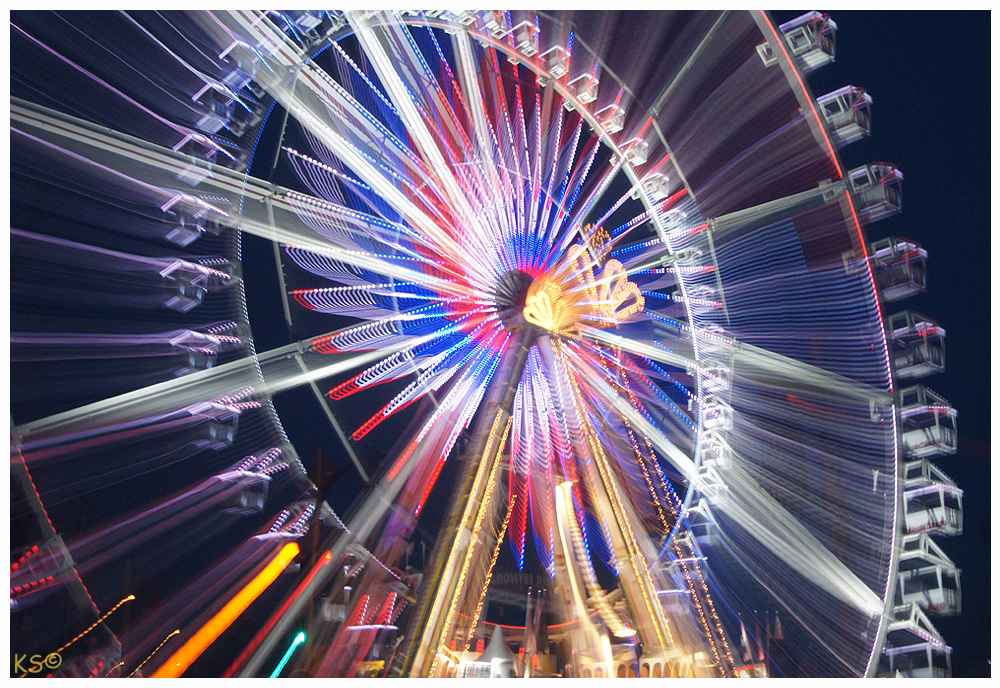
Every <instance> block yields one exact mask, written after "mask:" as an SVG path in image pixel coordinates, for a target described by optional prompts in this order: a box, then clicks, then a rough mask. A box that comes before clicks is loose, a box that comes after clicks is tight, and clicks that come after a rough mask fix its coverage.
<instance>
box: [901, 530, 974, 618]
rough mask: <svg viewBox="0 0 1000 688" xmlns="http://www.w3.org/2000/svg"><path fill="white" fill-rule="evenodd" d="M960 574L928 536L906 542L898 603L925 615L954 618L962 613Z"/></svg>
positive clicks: (915, 537) (908, 538) (913, 538)
mask: <svg viewBox="0 0 1000 688" xmlns="http://www.w3.org/2000/svg"><path fill="white" fill-rule="evenodd" d="M960 574H961V572H960V571H959V569H958V568H957V567H956V566H955V562H953V561H952V560H951V559H949V558H948V556H947V555H946V554H945V553H944V552H943V551H941V548H940V547H938V545H937V544H936V543H935V542H934V541H933V540H931V539H930V537H929V536H928V535H927V534H926V533H920V534H918V535H911V536H909V537H907V538H905V539H904V541H903V552H902V554H901V555H900V559H899V577H898V579H897V580H898V588H897V591H896V592H897V599H899V600H901V602H902V604H916V605H918V606H919V607H920V608H921V609H922V610H923V611H924V612H925V613H927V614H932V615H935V616H954V615H956V614H960V613H961V612H962V586H961V582H960Z"/></svg>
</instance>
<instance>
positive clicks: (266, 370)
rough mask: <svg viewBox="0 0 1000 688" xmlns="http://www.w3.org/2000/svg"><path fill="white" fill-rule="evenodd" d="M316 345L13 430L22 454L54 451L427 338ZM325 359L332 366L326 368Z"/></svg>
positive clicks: (273, 389) (331, 371)
mask: <svg viewBox="0 0 1000 688" xmlns="http://www.w3.org/2000/svg"><path fill="white" fill-rule="evenodd" d="M334 334H335V333H334ZM326 336H330V335H326ZM320 339H323V337H317V338H313V339H309V340H304V341H302V342H296V343H293V344H289V345H287V346H283V347H279V348H277V349H273V350H271V351H269V352H266V353H261V354H258V355H257V357H256V358H253V357H247V358H242V359H239V360H237V361H232V362H230V363H226V364H223V365H220V366H217V367H214V368H209V369H207V370H202V371H198V372H195V373H192V374H190V375H186V376H184V377H180V378H177V379H174V380H168V381H166V382H160V383H158V384H155V385H150V386H148V387H145V388H142V389H139V390H135V391H133V392H128V393H126V394H121V395H119V396H116V397H112V398H110V399H104V400H102V401H97V402H94V403H91V404H87V405H85V406H81V407H78V408H76V409H72V410H70V411H65V412H62V413H58V414H56V415H53V416H49V417H47V418H42V419H39V420H35V421H31V422H28V423H24V424H22V425H19V426H17V427H16V428H15V430H16V432H17V434H18V435H19V438H20V442H21V444H22V447H23V448H24V449H25V451H31V450H32V449H33V448H41V447H44V446H49V445H58V444H61V443H65V442H69V441H74V440H77V439H82V438H86V437H89V436H91V435H93V434H99V433H101V432H105V431H107V429H108V428H115V427H119V426H124V425H126V424H128V423H130V422H133V421H136V420H139V419H143V418H150V417H156V416H158V415H160V414H165V413H171V412H175V411H177V410H178V409H184V408H187V407H191V406H197V405H198V404H200V403H203V402H204V401H205V400H206V399H214V398H224V397H226V396H227V395H230V394H233V393H234V392H235V391H237V390H244V389H248V388H249V389H252V391H253V392H254V393H256V394H261V395H274V394H278V393H280V392H284V391H287V390H290V389H294V388H296V387H300V386H302V385H308V384H310V383H312V382H315V381H317V380H322V379H324V378H328V377H333V376H336V375H340V374H342V373H344V372H347V371H349V370H352V369H354V368H358V367H361V366H364V365H371V364H372V363H375V362H376V361H379V360H381V359H383V358H385V357H386V356H389V355H391V354H392V353H393V352H395V351H398V350H402V349H404V348H407V347H409V346H413V345H416V344H419V343H420V342H421V341H427V340H428V339H429V337H414V338H412V339H410V340H409V341H406V342H405V343H397V344H394V345H389V346H386V347H384V348H382V349H380V350H376V351H361V352H356V353H340V354H335V355H332V356H324V355H320V354H317V353H315V352H312V351H311V347H312V345H313V343H314V342H315V341H317V340H320ZM329 358H333V359H335V360H334V361H332V362H328V360H327V359H329ZM258 371H259V372H258ZM262 378H263V379H262Z"/></svg>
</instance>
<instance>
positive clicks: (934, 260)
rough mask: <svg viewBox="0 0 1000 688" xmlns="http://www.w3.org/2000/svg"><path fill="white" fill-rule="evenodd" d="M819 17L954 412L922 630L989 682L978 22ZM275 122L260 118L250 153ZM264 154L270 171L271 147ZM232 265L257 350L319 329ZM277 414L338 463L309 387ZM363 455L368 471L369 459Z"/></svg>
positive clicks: (983, 105) (879, 233)
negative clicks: (895, 175)
mask: <svg viewBox="0 0 1000 688" xmlns="http://www.w3.org/2000/svg"><path fill="white" fill-rule="evenodd" d="M798 14H799V12H788V11H783V12H775V13H774V17H775V19H777V21H778V22H779V23H780V22H784V21H787V20H788V19H791V18H794V17H795V16H798ZM831 16H832V17H833V19H834V20H835V21H836V22H837V24H838V25H839V31H838V33H837V60H836V62H835V63H834V64H831V65H828V66H826V67H824V68H823V69H820V70H818V71H816V72H814V73H813V74H811V75H810V76H809V79H808V83H809V86H810V88H811V90H812V91H813V93H814V95H821V94H824V93H828V92H830V91H833V90H836V89H837V88H840V87H842V86H845V85H848V84H852V85H856V86H861V87H863V88H865V89H866V90H867V91H868V93H869V94H871V95H872V97H873V99H874V102H873V105H872V119H873V122H872V137H871V138H870V139H868V140H864V141H861V142H858V143H854V144H852V145H850V146H848V147H847V148H846V149H844V150H842V151H841V155H842V158H843V160H844V162H845V165H846V168H847V169H852V168H854V167H857V166H859V165H862V164H865V163H868V162H875V161H880V162H881V161H884V162H889V163H893V164H895V166H896V167H897V168H898V169H899V170H901V171H902V172H903V174H904V175H905V181H904V183H903V209H904V210H903V213H902V214H901V215H899V216H897V217H893V218H889V219H887V220H883V221H881V222H878V223H876V224H874V225H871V226H869V227H868V230H867V231H868V233H869V239H870V240H877V239H880V238H883V237H888V236H902V237H907V238H911V239H914V240H916V241H918V242H919V243H920V244H921V245H922V246H923V247H924V248H925V249H926V250H927V252H928V254H929V258H928V275H929V276H928V292H927V293H926V294H924V295H921V296H918V297H913V298H910V299H907V300H905V301H902V302H897V303H894V304H891V305H890V306H889V309H888V311H889V313H893V312H896V311H899V310H904V309H912V310H917V311H919V312H922V313H925V314H927V315H929V316H930V317H931V318H933V319H935V320H937V321H938V323H939V324H940V325H941V326H942V327H943V328H944V329H945V330H946V331H947V333H948V336H947V370H946V372H945V373H944V374H943V375H937V376H933V377H930V378H927V379H924V380H921V382H923V383H924V384H926V385H927V386H928V387H930V388H931V389H933V390H934V391H936V392H938V393H940V394H941V395H943V396H944V397H945V398H946V399H948V400H949V401H950V402H951V403H952V405H953V406H954V407H955V408H957V409H958V412H959V417H958V429H959V451H958V454H956V455H954V456H950V457H943V458H939V459H937V460H935V463H936V464H937V465H938V466H939V467H940V468H941V469H942V470H943V471H944V472H945V473H946V474H947V475H949V476H950V477H952V478H953V479H954V480H955V482H956V483H957V484H958V485H959V487H961V488H962V489H963V490H964V491H965V495H964V508H965V531H964V534H963V535H962V536H961V537H959V538H954V539H950V540H939V541H938V544H939V545H941V547H942V548H943V549H944V551H945V552H946V553H947V554H948V555H949V556H950V557H951V558H952V559H953V560H954V561H955V562H956V564H957V565H958V567H959V568H960V569H961V570H962V578H961V585H962V591H963V613H962V615H961V616H959V617H951V618H942V617H934V618H932V622H933V623H934V624H935V626H936V627H937V628H938V629H939V630H940V631H941V633H942V634H943V635H944V637H945V639H946V640H947V641H948V643H949V644H950V645H951V646H953V648H954V652H953V655H952V665H953V671H954V675H955V676H988V675H989V666H988V665H987V660H988V658H989V648H990V467H989V457H990V401H989V399H990V397H989V382H990V380H989V377H990V376H989V369H990V363H989V362H990V347H989V331H990V307H989V306H990V301H989V299H990V264H989V254H990V251H989V231H990V203H989V193H990V189H989V182H990V141H989V122H990V117H989V112H990V15H989V13H986V12H980V13H971V12H961V13H959V12H848V11H833V12H831ZM273 119H274V120H278V119H280V118H279V117H274V118H273ZM279 126H280V122H270V123H269V128H268V130H267V131H266V132H265V137H264V139H263V140H262V147H261V151H260V156H259V158H262V157H265V155H264V153H265V151H266V149H267V141H266V139H267V137H269V136H270V137H276V134H275V133H273V132H275V131H276V129H277V127H279ZM269 132H270V133H269ZM272 145H273V144H272ZM266 153H267V155H266V158H267V160H266V166H267V167H270V163H271V160H272V159H273V157H272V156H273V149H272V150H271V151H266ZM261 164H265V163H263V162H262V161H261V160H260V159H258V160H257V161H255V166H254V169H253V170H252V171H253V172H254V174H257V175H258V176H266V171H263V172H264V174H261V172H262V170H259V168H258V166H259V165H261ZM244 256H245V268H244V274H245V275H246V276H247V277H250V276H253V277H254V279H248V280H247V292H248V301H249V308H250V317H251V322H252V323H253V327H254V335H255V341H256V343H257V348H258V351H266V350H268V349H270V348H273V347H275V346H280V345H282V344H284V343H286V342H287V341H289V337H290V336H291V337H296V338H298V337H301V336H304V335H305V334H315V333H317V332H320V331H323V330H313V331H312V332H309V333H302V332H291V333H289V332H288V331H287V328H286V327H285V324H284V319H283V316H282V308H281V303H280V300H279V295H278V286H277V276H276V272H275V267H274V259H273V251H272V249H271V246H270V244H266V243H265V242H263V241H261V240H257V239H255V238H253V237H246V238H245V242H244ZM326 329H334V326H331V327H328V328H326ZM380 398H381V399H384V398H387V397H384V396H383V397H380ZM276 405H277V409H278V411H279V414H280V415H281V418H282V421H283V423H284V424H285V427H286V430H287V432H288V434H289V436H290V437H291V439H292V440H293V442H294V443H295V444H296V447H297V448H298V451H299V453H300V455H301V456H302V459H303V461H304V462H305V463H306V464H307V465H308V464H309V463H310V462H311V461H312V460H313V457H314V456H315V453H316V449H317V448H319V447H322V448H323V450H324V452H325V454H326V456H327V457H328V458H329V459H331V461H332V463H333V464H335V465H337V466H344V465H345V464H346V462H347V458H346V457H345V456H343V452H342V450H341V449H340V445H339V442H338V441H337V440H336V438H335V437H334V436H333V433H332V431H331V430H329V426H328V425H327V424H326V421H325V420H322V419H321V417H320V416H319V415H317V414H319V413H320V411H319V408H318V407H317V406H316V401H315V400H314V399H313V398H312V396H311V393H310V392H308V391H307V390H299V391H296V392H292V393H288V394H286V395H283V396H279V398H278V399H277V400H276ZM348 425H349V424H348ZM362 458H363V459H365V458H367V459H370V460H371V461H373V462H374V461H375V460H377V458H378V457H377V456H371V457H362ZM361 488H362V485H361V482H360V480H359V478H358V476H357V472H356V471H354V470H353V469H349V470H346V471H344V472H343V473H342V474H341V476H340V478H339V479H338V482H337V483H336V484H335V486H334V489H333V491H332V492H331V493H330V498H331V503H333V505H334V508H335V509H337V510H338V511H340V510H346V509H347V507H348V506H349V504H350V502H351V499H350V497H352V496H353V495H355V494H356V493H357V491H358V490H360V489H361ZM428 544H430V543H428ZM417 551H419V548H418V549H417Z"/></svg>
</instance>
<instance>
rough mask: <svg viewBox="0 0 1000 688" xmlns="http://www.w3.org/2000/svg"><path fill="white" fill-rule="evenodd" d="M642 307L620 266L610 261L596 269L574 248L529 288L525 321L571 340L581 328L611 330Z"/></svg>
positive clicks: (584, 251) (583, 250)
mask: <svg viewBox="0 0 1000 688" xmlns="http://www.w3.org/2000/svg"><path fill="white" fill-rule="evenodd" d="M644 306H645V299H643V297H642V294H641V293H640V292H639V288H638V287H637V286H636V285H635V284H633V283H632V282H630V281H629V280H628V276H627V274H626V273H625V269H624V268H623V267H622V264H621V263H620V262H618V261H617V260H614V259H611V260H609V261H608V262H607V263H605V265H604V268H603V269H600V270H599V271H598V269H597V268H596V265H595V261H594V260H593V259H592V258H591V257H590V255H589V254H588V253H587V249H586V248H585V247H584V246H581V245H579V244H578V245H576V246H572V247H570V249H569V250H568V251H567V252H566V256H565V257H564V258H563V259H562V260H561V261H560V262H559V263H558V264H556V265H555V266H554V267H552V268H551V269H550V270H549V271H548V272H546V273H545V274H544V275H542V276H541V277H539V278H537V279H536V280H535V281H533V282H532V283H531V285H530V286H529V287H528V293H527V296H526V298H525V302H524V319H525V320H527V321H528V322H529V323H531V324H533V325H537V326H538V327H540V328H542V329H544V330H547V331H548V332H549V333H551V334H554V335H558V336H567V337H576V336H579V326H580V325H588V326H590V327H602V328H603V327H615V326H617V325H621V324H622V323H624V322H626V321H627V320H628V319H629V318H630V317H631V316H632V315H634V314H636V313H639V312H641V311H642V309H643V308H644Z"/></svg>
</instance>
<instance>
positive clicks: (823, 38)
mask: <svg viewBox="0 0 1000 688" xmlns="http://www.w3.org/2000/svg"><path fill="white" fill-rule="evenodd" d="M778 30H779V31H780V32H781V34H782V36H783V37H784V39H785V46H786V49H787V50H788V54H789V57H791V58H792V59H793V60H794V61H795V63H796V65H797V66H798V67H799V69H801V70H802V72H803V73H806V72H811V71H813V70H814V69H818V68H819V67H822V66H823V65H825V64H829V63H831V62H833V61H834V59H835V57H836V52H837V51H836V47H837V24H836V23H835V22H834V21H833V20H832V19H830V17H828V16H827V15H825V14H823V13H822V12H815V11H813V12H807V13H806V14H803V15H802V16H800V17H796V18H795V19H792V20H791V21H788V22H785V23H784V24H782V25H781V26H779V27H778ZM757 53H758V54H759V55H760V58H761V59H762V60H763V61H764V64H765V65H766V66H768V67H770V66H771V65H773V64H775V63H776V62H777V61H778V60H777V57H776V56H775V54H774V52H773V51H772V50H771V44H770V43H761V44H760V45H758V46H757Z"/></svg>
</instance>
